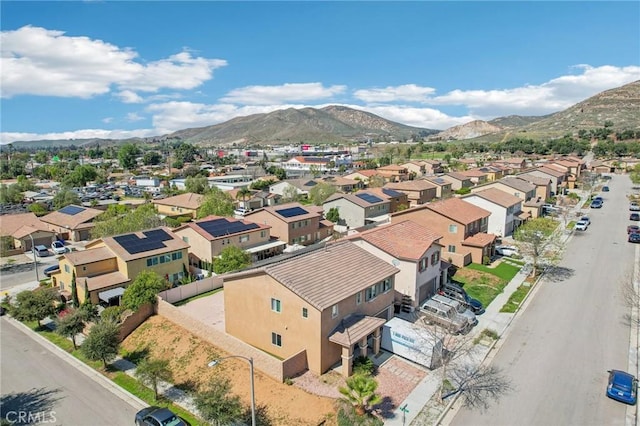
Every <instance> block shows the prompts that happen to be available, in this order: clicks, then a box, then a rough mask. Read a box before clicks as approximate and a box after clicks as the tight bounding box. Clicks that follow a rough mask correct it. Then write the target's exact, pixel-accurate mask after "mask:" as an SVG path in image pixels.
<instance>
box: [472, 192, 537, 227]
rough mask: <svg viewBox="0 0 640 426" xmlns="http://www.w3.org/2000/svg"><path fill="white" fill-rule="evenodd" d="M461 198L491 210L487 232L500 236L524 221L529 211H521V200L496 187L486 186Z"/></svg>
mask: <svg viewBox="0 0 640 426" xmlns="http://www.w3.org/2000/svg"><path fill="white" fill-rule="evenodd" d="M463 200H464V201H466V202H468V203H471V204H473V205H476V206H478V207H481V208H483V209H485V210H488V211H490V212H491V215H490V216H489V223H488V229H487V232H489V233H491V234H495V235H499V236H502V237H506V236H509V235H512V234H513V231H514V230H515V229H516V228H517V227H518V226H519V225H520V223H522V222H524V221H525V220H526V219H527V218H528V217H529V213H523V212H522V200H521V199H520V198H518V197H516V196H515V195H511V194H509V193H507V192H504V191H501V190H499V189H496V188H488V189H485V190H484V191H478V192H475V193H473V194H470V195H467V196H465V197H463Z"/></svg>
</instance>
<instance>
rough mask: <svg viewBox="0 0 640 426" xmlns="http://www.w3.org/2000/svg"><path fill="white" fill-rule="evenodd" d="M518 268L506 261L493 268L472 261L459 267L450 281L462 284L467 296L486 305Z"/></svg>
mask: <svg viewBox="0 0 640 426" xmlns="http://www.w3.org/2000/svg"><path fill="white" fill-rule="evenodd" d="M519 270H520V266H517V265H511V264H508V263H506V262H501V263H500V264H499V265H498V266H496V267H495V268H489V267H487V266H484V265H479V264H475V263H472V264H471V265H468V266H466V267H464V268H461V269H459V270H458V271H457V272H456V274H455V275H454V276H453V277H452V281H454V282H458V283H459V284H462V285H463V286H464V289H465V290H466V292H467V293H468V294H469V296H471V297H473V298H474V299H478V300H479V301H480V302H482V304H483V305H484V306H488V305H489V304H490V303H491V302H492V301H493V299H495V298H496V296H497V295H498V294H500V293H502V290H503V289H504V287H505V286H506V285H507V284H508V283H509V281H511V279H512V278H513V277H514V276H515V275H516V274H517V273H518V271H519Z"/></svg>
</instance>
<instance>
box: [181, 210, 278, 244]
mask: <svg viewBox="0 0 640 426" xmlns="http://www.w3.org/2000/svg"><path fill="white" fill-rule="evenodd" d="M216 219H225V220H226V221H227V222H229V228H231V229H233V228H232V224H236V223H243V224H245V225H247V224H251V225H254V224H255V225H258V227H257V228H253V229H247V230H244V231H236V232H228V233H225V234H224V235H221V236H219V237H216V236H213V235H211V234H210V233H208V232H207V231H206V230H205V229H204V228H201V227H200V224H201V223H203V222H209V221H212V220H216ZM185 228H191V229H193V230H194V231H195V232H197V233H198V234H200V235H202V236H203V237H204V238H205V239H206V240H207V241H215V240H221V239H224V238H229V237H230V236H233V235H242V234H247V233H250V232H256V231H260V230H265V229H271V225H265V224H263V223H254V222H249V221H248V220H241V219H235V218H232V217H222V216H214V215H211V216H207V217H205V218H202V219H200V220H198V221H196V222H189V223H185V224H184V225H182V226H180V227H179V228H176V231H180V230H181V229H185ZM221 231H224V228H222V229H221Z"/></svg>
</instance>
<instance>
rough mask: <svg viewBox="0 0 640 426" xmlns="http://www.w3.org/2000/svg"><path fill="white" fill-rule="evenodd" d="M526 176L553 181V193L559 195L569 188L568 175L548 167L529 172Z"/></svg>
mask: <svg viewBox="0 0 640 426" xmlns="http://www.w3.org/2000/svg"><path fill="white" fill-rule="evenodd" d="M525 174H528V175H533V176H538V177H542V178H548V179H551V192H553V194H551V195H554V194H559V193H562V192H564V188H566V187H567V182H566V173H565V172H563V171H560V170H556V169H552V168H550V167H546V166H539V167H537V168H535V169H532V170H529V171H527V172H526V173H525Z"/></svg>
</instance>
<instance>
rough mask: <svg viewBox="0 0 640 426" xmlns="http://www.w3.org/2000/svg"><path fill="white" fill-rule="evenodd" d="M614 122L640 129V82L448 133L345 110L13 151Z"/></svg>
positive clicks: (534, 133)
mask: <svg viewBox="0 0 640 426" xmlns="http://www.w3.org/2000/svg"><path fill="white" fill-rule="evenodd" d="M605 121H608V122H610V123H613V126H612V128H613V129H614V130H640V80H638V81H635V82H633V83H629V84H626V85H624V86H621V87H618V88H615V89H611V90H607V91H604V92H601V93H599V94H597V95H595V96H592V97H590V98H588V99H586V100H584V101H582V102H580V103H578V104H576V105H574V106H572V107H570V108H567V109H566V110H564V111H560V112H557V113H554V114H549V115H545V116H539V117H526V116H518V115H511V116H507V117H498V118H496V119H493V120H491V121H481V120H475V121H472V122H470V123H467V124H464V125H460V126H455V127H452V128H449V129H446V130H444V131H439V130H434V129H426V128H419V127H412V126H407V125H404V124H400V123H396V122H393V121H390V120H387V119H384V118H382V117H379V116H377V115H375V114H372V113H369V112H365V111H360V110H357V109H353V108H348V107H344V106H337V105H331V106H327V107H324V108H302V109H293V108H289V109H284V110H278V111H273V112H270V113H267V114H254V115H249V116H245V117H236V118H233V119H231V120H229V121H226V122H224V123H220V124H216V125H212V126H206V127H199V128H190V129H184V130H179V131H177V132H174V133H171V134H169V135H163V136H157V137H153V138H135V139H127V140H118V141H114V140H101V139H86V140H77V139H76V140H66V141H61V140H56V141H31V142H15V143H14V145H15V146H30V147H36V146H52V145H53V146H66V145H71V144H75V145H91V144H94V143H96V142H100V143H101V144H105V143H106V144H108V143H120V142H137V143H152V142H154V141H158V140H163V139H167V138H178V139H181V140H184V141H187V142H190V143H193V144H196V145H200V146H232V145H234V144H235V145H238V146H247V145H251V144H278V143H280V144H300V143H344V142H350V141H358V142H366V141H368V140H371V141H392V140H400V141H404V140H407V139H414V140H416V139H425V138H426V139H427V140H442V141H450V140H474V141H477V142H495V141H500V140H505V139H506V138H508V137H512V136H517V135H520V136H526V137H529V138H533V139H539V138H548V137H559V136H563V135H565V134H567V133H577V132H578V131H579V130H582V129H584V130H589V129H595V128H599V127H603V126H604V123H605Z"/></svg>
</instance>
